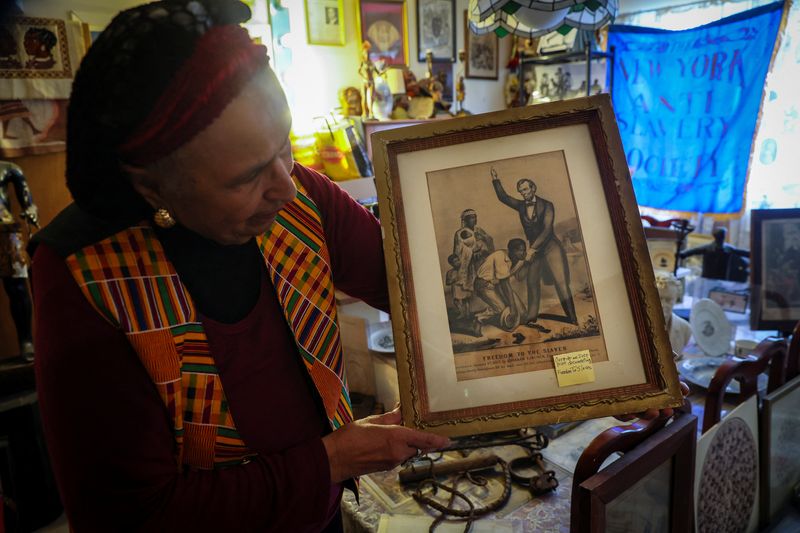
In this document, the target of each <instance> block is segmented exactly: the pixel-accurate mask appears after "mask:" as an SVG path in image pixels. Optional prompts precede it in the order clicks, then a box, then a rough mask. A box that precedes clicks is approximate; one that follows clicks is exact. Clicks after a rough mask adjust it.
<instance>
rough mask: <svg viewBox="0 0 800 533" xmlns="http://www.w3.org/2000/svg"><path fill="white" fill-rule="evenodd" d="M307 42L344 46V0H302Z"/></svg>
mask: <svg viewBox="0 0 800 533" xmlns="http://www.w3.org/2000/svg"><path fill="white" fill-rule="evenodd" d="M303 3H304V6H305V10H306V35H307V40H308V44H315V45H322V46H344V44H345V34H344V0H303Z"/></svg>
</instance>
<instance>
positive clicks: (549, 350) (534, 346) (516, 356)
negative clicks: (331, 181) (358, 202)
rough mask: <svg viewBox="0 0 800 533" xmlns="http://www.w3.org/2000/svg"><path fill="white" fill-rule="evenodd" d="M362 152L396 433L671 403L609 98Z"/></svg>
mask: <svg viewBox="0 0 800 533" xmlns="http://www.w3.org/2000/svg"><path fill="white" fill-rule="evenodd" d="M372 146H373V154H374V157H373V159H374V164H375V170H376V185H377V190H378V202H379V204H380V212H381V223H382V225H383V231H384V252H385V258H386V266H387V275H388V279H389V293H390V302H391V314H392V321H393V331H394V338H395V351H396V356H397V367H398V379H399V385H400V396H401V405H402V412H403V421H404V423H405V424H406V425H408V426H413V427H418V428H423V429H428V430H431V431H434V432H437V433H440V434H444V435H449V436H459V435H467V434H475V433H485V432H491V431H500V430H507V429H514V428H520V427H526V426H537V425H541V424H548V423H555V422H564V421H568V420H579V419H586V418H592V417H599V416H607V415H613V414H621V413H633V412H639V411H643V410H645V409H646V408H664V407H668V406H672V407H675V406H678V405H681V404H682V396H681V392H680V387H679V384H678V377H677V371H676V369H675V365H674V363H673V361H672V352H671V348H670V345H669V338H668V336H667V331H666V327H665V324H664V318H663V313H662V311H661V305H660V301H659V297H658V292H657V290H656V286H655V280H654V275H653V271H652V268H651V267H650V259H649V256H648V252H647V245H646V243H645V239H644V234H643V231H642V225H641V222H640V219H639V212H638V209H637V205H636V201H635V197H634V193H633V188H632V185H631V179H630V175H629V173H628V168H627V165H626V163H625V156H624V153H623V150H622V145H621V141H620V138H619V132H618V130H617V126H616V122H615V120H614V113H613V110H612V107H611V101H610V99H609V97H608V96H607V95H600V96H595V97H591V98H582V99H575V100H570V101H567V102H556V103H552V104H546V105H538V106H530V107H524V108H518V109H511V110H506V111H500V112H496V113H489V114H485V115H480V116H472V117H464V118H457V119H453V120H448V121H442V122H432V123H427V124H423V125H418V126H409V127H407V128H402V129H396V130H390V131H382V132H378V133H375V134H374V135H373V137H372ZM492 175H494V177H493V176H492ZM525 178H533V179H534V180H535V181H536V183H535V185H534V187H533V190H534V194H533V195H532V196H533V197H534V198H533V203H534V206H533V207H531V206H529V205H527V204H526V203H525V202H524V201H523V200H522V199H521V198H520V196H523V197H524V196H525V194H527V195H528V197H530V196H531V193H530V187H528V185H527V184H526V183H522V182H524V181H525ZM495 180H497V181H499V186H497V185H496V184H495ZM515 183H516V185H517V188H516V189H517V190H514V185H515ZM500 190H503V191H505V192H504V196H502V198H503V199H501V194H500V192H499V191H500ZM509 191H510V192H509ZM548 205H549V207H548ZM509 207H511V209H509ZM515 211H516V212H515ZM534 214H535V216H534ZM473 216H476V219H477V222H476V221H475V220H473V219H472V217H473ZM524 217H527V218H525V219H524V220H523V218H524ZM459 219H460V220H459ZM529 219H530V220H529ZM531 221H536V222H535V223H532V222H531ZM548 221H549V222H548ZM526 224H527V225H526ZM537 224H540V225H539V226H537ZM537 228H539V229H538V230H537ZM548 228H549V229H548ZM464 230H467V231H464ZM537 232H538V233H537ZM548 232H549V233H548ZM540 237H541V239H540ZM542 239H544V240H542ZM506 241H508V244H506ZM512 241H514V242H512ZM520 241H522V245H520ZM490 242H491V243H494V244H492V246H489V243H490ZM451 246H452V248H451ZM451 251H452V252H453V253H451ZM509 251H510V252H509ZM453 257H455V258H456V259H458V260H457V261H456V260H455V259H453ZM520 262H521V263H522V264H520ZM463 265H466V267H464V266H463ZM517 265H519V266H517ZM559 265H560V266H559ZM470 269H471V271H472V273H470ZM453 272H454V273H453ZM479 280H480V281H479ZM548 283H552V286H550V285H548ZM557 295H558V296H557ZM476 324H477V328H475V325H476ZM584 350H588V352H585V351H584ZM556 355H557V356H558V357H556ZM556 361H558V363H559V364H558V365H557V367H556V366H554V365H555V362H556ZM570 383H572V384H570Z"/></svg>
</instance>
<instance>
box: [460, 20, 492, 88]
mask: <svg viewBox="0 0 800 533" xmlns="http://www.w3.org/2000/svg"><path fill="white" fill-rule="evenodd" d="M464 51H465V52H466V55H467V57H466V58H465V63H466V66H465V67H464V75H465V76H466V77H467V78H476V79H483V80H496V79H497V70H498V68H497V64H498V62H499V52H498V39H497V34H496V33H495V32H489V33H486V34H484V35H476V34H474V33H472V30H471V29H470V27H469V14H468V13H467V10H466V9H465V10H464Z"/></svg>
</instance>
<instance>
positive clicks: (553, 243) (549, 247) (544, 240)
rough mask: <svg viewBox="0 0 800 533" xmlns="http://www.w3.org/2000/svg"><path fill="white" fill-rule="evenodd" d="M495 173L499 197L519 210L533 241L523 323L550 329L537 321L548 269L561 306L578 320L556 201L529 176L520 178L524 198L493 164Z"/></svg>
mask: <svg viewBox="0 0 800 533" xmlns="http://www.w3.org/2000/svg"><path fill="white" fill-rule="evenodd" d="M491 174H492V186H493V187H494V191H495V193H496V194H497V199H498V200H500V201H501V202H502V203H504V204H506V205H507V206H509V207H510V208H512V209H514V210H516V211H517V212H518V214H519V220H520V223H521V224H522V230H523V232H524V233H525V238H526V239H527V240H528V243H529V245H530V248H529V249H528V253H527V257H526V260H528V261H529V262H530V266H529V267H528V279H527V285H528V313H527V316H526V317H525V320H523V323H525V325H527V326H528V327H531V328H534V329H537V330H539V331H541V332H543V333H548V332H549V331H550V330H549V329H547V328H545V327H544V326H542V325H541V324H537V323H536V320H537V319H538V317H539V303H540V300H541V290H542V289H541V282H542V274H543V272H548V273H549V274H550V275H551V277H552V279H553V282H554V285H555V289H556V294H558V299H559V301H560V302H561V307H563V309H564V313H565V315H566V320H567V322H569V323H571V324H577V323H578V317H577V315H576V314H575V304H574V302H573V300H572V290H571V289H570V286H569V266H568V265H567V256H566V254H565V253H564V248H563V247H562V246H561V242H560V241H559V240H558V238H557V237H556V236H555V234H554V233H553V220H554V219H555V209H554V208H553V204H552V202H549V201H547V200H545V199H544V198H541V197H539V196H536V184H535V183H534V182H533V180H530V179H527V178H523V179H521V180H519V181H518V182H517V191H518V192H519V193H520V195H521V196H522V199H521V200H520V199H518V198H513V197H511V196H509V195H508V193H506V191H505V189H503V184H502V183H501V182H500V178H499V177H498V176H497V171H495V169H494V168H492V170H491ZM545 269H546V270H545Z"/></svg>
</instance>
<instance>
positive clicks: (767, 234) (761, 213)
mask: <svg viewBox="0 0 800 533" xmlns="http://www.w3.org/2000/svg"><path fill="white" fill-rule="evenodd" d="M750 223H751V228H750V240H751V244H750V268H751V270H752V273H751V277H750V282H751V288H750V293H751V295H752V299H753V301H752V308H751V312H750V327H751V328H752V329H755V330H762V329H777V330H779V331H787V332H788V331H792V328H794V326H795V324H796V323H797V322H798V321H800V209H753V211H751V216H750Z"/></svg>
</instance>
